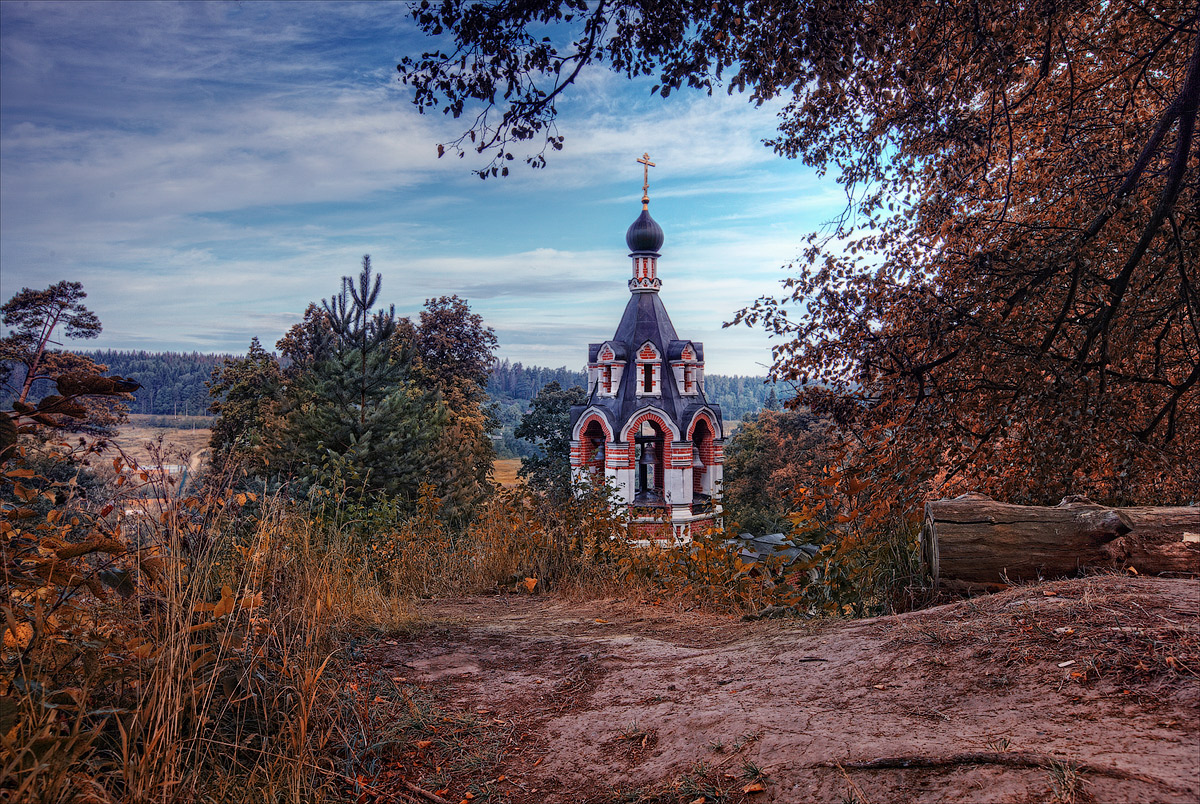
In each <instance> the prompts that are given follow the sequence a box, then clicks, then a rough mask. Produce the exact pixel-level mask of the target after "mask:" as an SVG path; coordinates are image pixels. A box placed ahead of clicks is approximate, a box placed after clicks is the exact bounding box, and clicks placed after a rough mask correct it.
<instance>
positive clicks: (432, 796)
mask: <svg viewBox="0 0 1200 804" xmlns="http://www.w3.org/2000/svg"><path fill="white" fill-rule="evenodd" d="M404 786H405V787H407V788H408V789H409V790H411V791H412V792H414V793H416V794H417V795H419V796H423V797H424V798H427V799H429V800H430V801H432V802H433V804H450V802H449V801H447V800H446V799H444V798H442V797H441V796H439V795H438V794H437V793H430V792H429V791H428V790H426V789H425V788H423V787H417V786H416V785H415V784H413V783H412V782H410V781H408V780H407V779H405V780H404Z"/></svg>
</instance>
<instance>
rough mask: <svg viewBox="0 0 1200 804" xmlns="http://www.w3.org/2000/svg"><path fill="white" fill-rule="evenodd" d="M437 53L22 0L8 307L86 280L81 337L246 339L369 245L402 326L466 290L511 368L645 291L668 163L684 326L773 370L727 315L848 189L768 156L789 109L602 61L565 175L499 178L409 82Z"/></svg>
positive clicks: (182, 344) (313, 23)
mask: <svg viewBox="0 0 1200 804" xmlns="http://www.w3.org/2000/svg"><path fill="white" fill-rule="evenodd" d="M429 44H430V40H426V39H425V38H424V37H423V36H421V35H420V34H419V32H417V31H416V30H415V27H414V26H413V25H412V24H411V23H410V22H409V21H408V17H407V10H406V7H405V6H404V5H402V4H389V3H367V4H361V5H359V4H342V3H338V4H323V3H300V2H288V3H280V4H274V3H263V2H245V3H194V2H188V3H149V2H129V3H113V4H108V3H101V2H84V3H49V2H19V1H18V0H5V2H3V3H0V296H2V297H3V298H4V299H7V298H8V297H10V296H11V295H12V294H13V293H15V292H17V291H18V290H19V289H20V288H22V287H26V286H28V287H45V286H47V285H49V284H50V283H52V282H56V281H58V280H60V279H73V280H78V281H81V282H83V284H84V288H85V289H86V291H87V292H88V305H89V306H90V307H91V309H92V310H94V311H95V312H96V313H97V314H98V315H99V316H100V319H101V321H102V322H103V323H104V333H103V335H102V336H101V337H100V339H98V340H96V341H92V342H87V343H85V344H71V345H78V346H87V347H99V348H117V349H150V350H168V349H169V350H187V351H191V350H197V351H203V352H243V351H245V349H246V346H247V344H248V343H249V341H250V338H251V337H252V336H257V337H258V338H259V339H260V340H261V341H262V342H263V344H264V345H265V346H267V347H268V348H271V346H272V345H273V344H274V343H275V341H276V340H278V339H279V337H280V336H281V335H282V334H283V333H284V331H286V329H287V328H288V327H289V326H290V325H291V324H293V323H295V322H296V321H297V320H299V318H300V315H301V313H302V311H303V310H304V307H305V306H306V304H307V303H308V302H310V301H316V300H319V299H321V298H323V297H327V296H329V295H331V294H332V293H334V292H336V291H337V289H338V283H339V278H340V277H341V276H342V275H343V274H349V273H354V272H356V271H357V269H358V263H359V260H360V258H361V256H362V255H363V254H364V253H369V254H371V258H372V262H373V263H374V265H375V267H376V268H377V269H378V270H379V271H380V273H382V275H383V293H382V297H383V298H384V299H386V300H387V301H388V302H389V303H394V304H395V305H396V308H397V311H398V312H400V313H401V314H405V315H413V314H415V313H416V312H417V311H419V309H420V308H421V306H422V305H423V303H424V301H425V299H427V298H429V297H433V296H440V295H443V294H452V293H457V294H459V295H460V296H463V297H464V298H466V299H467V300H468V301H469V302H470V304H471V306H472V308H473V309H474V310H475V311H476V312H479V313H481V314H482V315H483V317H484V319H485V320H486V322H487V323H488V324H489V325H491V326H492V327H493V328H494V329H495V330H496V334H497V337H498V338H499V341H500V350H499V356H501V357H507V358H509V359H510V360H513V361H518V360H519V361H522V362H524V363H526V364H536V365H544V366H560V365H567V366H570V367H573V368H576V367H580V366H581V365H582V364H583V363H584V361H585V360H586V345H587V343H589V342H593V341H600V340H603V339H605V338H607V337H609V336H610V335H611V334H612V331H613V329H614V328H615V326H616V323H617V320H618V318H619V317H620V313H621V310H622V309H623V308H624V305H625V301H626V300H627V298H628V290H627V288H626V285H625V282H626V279H628V277H629V275H630V268H629V259H628V257H627V254H626V250H625V245H624V234H625V229H626V227H627V226H628V225H629V223H630V222H632V221H633V219H634V218H635V217H636V216H637V214H638V212H639V211H640V205H639V198H640V196H641V182H642V168H641V166H640V165H638V164H637V163H636V162H635V160H636V159H637V157H638V156H640V155H641V154H642V152H643V151H648V152H649V153H650V156H651V159H652V160H653V161H654V162H656V163H657V165H658V167H656V168H654V169H652V171H651V187H650V194H651V198H652V203H651V212H652V213H653V214H654V216H655V218H656V219H657V220H658V222H659V223H660V224H661V225H662V227H663V229H664V230H665V232H666V244H665V245H664V247H663V252H662V253H663V256H662V258H661V260H660V262H659V275H660V277H661V278H662V279H663V290H662V295H663V301H664V303H665V304H666V306H667V309H668V310H669V311H670V313H671V316H672V319H673V321H674V322H675V326H676V329H677V330H679V332H680V334H681V335H682V336H684V337H689V338H693V339H696V340H702V341H704V342H705V354H706V357H707V359H708V366H709V370H710V371H712V372H716V373H724V374H761V373H764V370H765V369H764V366H765V364H767V363H769V361H770V349H769V346H770V342H769V341H768V339H767V338H766V336H765V335H764V334H763V333H761V332H758V331H752V330H748V329H746V328H744V327H742V328H736V329H735V328H730V329H724V330H723V329H722V327H721V325H722V323H723V322H725V321H728V320H730V319H731V318H732V316H733V314H734V313H735V311H736V310H738V309H739V308H740V307H743V306H746V305H747V304H749V303H751V302H752V301H753V300H754V299H755V298H757V297H758V296H761V295H763V294H771V293H774V292H775V291H776V290H777V289H778V287H779V286H778V282H779V280H780V279H782V278H783V277H784V276H785V274H784V272H783V270H782V269H781V266H783V265H784V264H786V263H788V262H789V261H790V260H792V259H793V258H794V257H796V255H797V254H798V253H799V251H800V248H801V244H802V241H803V239H804V237H805V236H806V235H807V234H808V233H809V232H810V231H812V230H814V229H816V228H819V227H820V226H821V224H822V223H823V222H824V221H826V220H829V219H830V218H832V217H834V216H835V215H836V214H837V213H838V212H839V211H840V210H841V209H842V206H843V204H844V197H843V195H842V194H841V191H840V190H839V188H837V187H836V186H835V185H834V184H833V182H832V181H831V180H829V179H823V180H819V179H817V178H816V177H815V176H814V175H813V174H812V172H811V171H810V170H808V169H805V168H804V167H803V166H802V165H800V164H798V163H796V162H789V161H786V160H782V159H779V158H778V157H776V156H774V155H773V154H772V153H771V151H770V150H769V149H767V148H766V147H764V146H763V145H762V144H761V142H762V140H763V139H764V138H766V137H769V136H771V134H772V133H773V131H774V129H775V122H776V121H775V116H774V113H775V109H773V108H766V107H764V108H760V109H756V108H754V107H753V106H751V105H750V104H749V103H747V102H746V101H745V99H744V98H741V97H736V96H735V97H729V96H726V95H724V94H716V95H714V96H712V97H708V96H705V95H702V94H699V93H688V92H684V93H680V94H677V95H675V96H672V97H671V98H670V99H668V100H666V101H664V100H662V99H660V98H658V97H651V96H650V94H649V87H650V86H651V84H652V82H648V81H647V82H644V83H633V84H631V83H629V82H627V81H625V80H624V79H621V78H619V77H617V76H614V75H611V74H608V73H599V72H597V73H594V74H592V75H590V76H585V77H584V79H583V80H582V82H581V84H580V86H579V87H578V88H577V89H572V90H571V91H570V92H569V93H568V95H567V97H566V99H565V100H564V101H563V102H562V103H561V104H560V106H559V108H560V112H561V119H560V123H559V128H560V133H562V134H564V135H565V136H566V145H565V149H564V150H563V151H561V152H558V153H555V154H553V155H552V156H551V158H550V165H549V167H548V168H546V169H545V170H538V171H530V170H526V169H523V168H521V167H518V168H516V169H515V170H514V171H513V175H511V176H510V177H509V178H507V179H503V180H501V179H489V180H488V181H480V180H479V179H478V178H476V177H475V176H473V175H471V173H470V168H471V167H472V166H473V164H474V163H473V162H472V158H473V157H467V158H465V159H458V158H452V157H449V156H447V157H446V158H443V159H441V160H439V159H437V153H436V144H437V143H438V142H439V141H447V140H449V139H452V138H453V137H455V136H457V134H459V133H460V132H461V128H462V126H461V124H460V123H459V122H458V121H454V120H452V119H449V118H446V117H443V116H442V115H440V114H438V115H434V116H428V115H426V116H421V115H418V114H417V113H416V112H415V110H414V109H413V107H412V105H411V103H410V95H409V94H408V92H407V91H406V89H405V87H403V86H402V85H401V84H400V83H399V82H398V80H397V77H396V76H397V73H396V69H395V66H396V63H397V62H398V61H399V60H400V58H401V57H402V56H404V55H409V54H416V53H419V52H420V51H421V50H422V49H426V48H428V47H429Z"/></svg>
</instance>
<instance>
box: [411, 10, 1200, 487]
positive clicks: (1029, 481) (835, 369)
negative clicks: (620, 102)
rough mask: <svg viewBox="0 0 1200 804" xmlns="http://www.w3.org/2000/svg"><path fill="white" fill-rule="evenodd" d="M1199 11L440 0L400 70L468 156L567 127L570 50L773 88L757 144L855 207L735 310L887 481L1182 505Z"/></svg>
mask: <svg viewBox="0 0 1200 804" xmlns="http://www.w3.org/2000/svg"><path fill="white" fill-rule="evenodd" d="M1198 9H1200V7H1198V6H1197V4H1196V3H1194V2H1190V0H1189V1H1188V2H1184V1H1183V0H1161V1H1160V2H1137V1H1136V0H1122V2H1116V3H1105V2H1099V1H1098V0H1074V1H1070V0H1068V2H1053V3H1048V2H1042V1H1041V0H1038V2H1017V3H1012V4H1008V5H1006V6H1005V7H1004V9H1003V11H1002V12H999V11H997V10H996V9H988V8H985V7H981V6H980V5H979V4H978V3H968V2H951V0H921V1H920V2H917V3H915V4H914V3H887V2H880V0H835V2H832V3H829V2H822V3H811V2H800V3H796V2H793V0H740V1H738V0H734V1H733V2H724V3H708V2H686V1H685V0H675V1H674V2H660V1H658V0H654V1H653V2H652V1H651V0H606V1H605V2H599V3H585V2H582V0H561V1H560V2H541V3H530V4H489V3H479V2H469V0H444V1H443V2H438V3H432V2H423V3H421V4H419V5H417V6H416V7H415V8H414V10H413V16H414V18H415V19H416V21H417V23H418V24H419V25H420V26H421V27H422V28H423V29H424V30H425V31H426V32H427V33H429V34H431V35H434V36H438V37H440V39H439V40H438V44H439V45H441V44H443V43H444V47H441V48H440V49H435V50H431V51H430V52H427V53H425V54H423V55H421V56H420V57H411V58H408V59H405V60H404V61H403V62H401V64H400V65H399V70H400V73H401V76H402V79H403V80H404V81H405V82H406V83H408V84H409V85H411V86H412V87H413V90H414V101H415V103H416V104H417V106H418V108H420V109H421V110H422V111H426V110H428V111H434V110H439V111H442V112H444V113H447V114H450V115H453V116H455V117H457V116H460V115H464V114H465V115H467V119H468V120H469V121H470V122H469V123H468V125H469V128H468V129H467V130H466V131H465V132H464V134H463V136H462V137H461V138H460V139H458V140H456V141H454V142H451V143H443V144H442V145H441V146H439V150H440V152H443V153H444V152H446V151H447V150H449V151H450V152H453V151H454V150H455V149H459V150H461V149H462V148H464V147H474V148H475V149H476V150H478V151H480V152H482V153H490V154H492V156H493V157H494V161H493V163H492V164H491V165H490V166H489V167H487V168H485V171H486V172H487V175H497V174H499V173H503V172H506V167H505V165H506V163H508V162H511V161H512V160H513V158H514V150H517V149H520V148H522V147H526V146H529V147H530V148H531V150H532V151H533V153H529V154H525V155H524V156H525V158H526V160H527V161H528V162H529V163H530V164H531V165H533V166H534V167H537V166H540V165H543V164H545V152H546V148H547V147H551V148H561V147H562V146H563V142H564V140H563V137H562V135H560V134H559V133H558V129H557V128H556V126H555V118H556V115H557V112H558V108H557V107H558V104H559V103H560V102H561V101H563V99H564V98H565V97H566V94H565V93H566V90H567V89H568V87H570V85H571V84H572V83H574V82H575V81H576V80H577V78H578V77H579V76H580V75H581V74H582V71H583V70H584V69H585V68H587V67H588V66H590V65H595V66H602V67H607V68H608V69H611V70H614V71H616V72H618V73H620V74H623V75H625V76H628V77H630V78H634V77H639V76H655V79H656V80H657V85H656V86H655V87H654V88H653V90H652V91H654V92H658V93H660V94H663V95H665V94H668V93H670V92H672V91H674V90H676V89H679V88H681V87H693V88H698V89H700V90H702V91H708V92H712V91H713V90H714V89H716V88H719V87H724V88H726V89H728V91H730V92H744V93H745V94H746V96H747V98H748V99H749V101H750V102H753V103H762V102H765V101H767V100H772V99H780V100H782V102H783V107H782V111H781V112H780V115H779V132H778V136H777V137H775V138H774V139H773V140H772V141H771V142H770V143H769V145H770V146H771V147H773V148H774V149H775V151H776V152H777V153H779V154H780V155H781V156H784V157H788V158H797V159H800V160H802V161H803V162H805V163H807V164H809V165H812V166H814V167H816V168H817V169H818V171H821V172H824V171H829V172H831V173H832V174H833V175H834V177H835V178H836V179H837V181H839V182H840V183H841V184H842V185H843V186H844V188H845V190H846V197H847V204H846V207H845V209H844V211H843V213H842V215H841V216H840V217H839V218H838V219H837V220H836V221H834V223H833V224H832V225H831V226H830V227H828V228H827V229H826V230H823V231H821V232H816V233H813V235H812V236H811V237H810V238H809V240H808V242H807V244H806V246H805V247H804V248H803V250H802V252H801V254H800V257H799V259H798V260H797V261H796V262H795V264H794V265H793V266H792V275H791V277H790V278H789V279H788V280H787V282H786V283H785V284H786V287H785V294H784V295H783V296H782V297H781V298H774V297H764V298H763V299H760V301H759V302H758V303H757V304H756V305H754V306H753V307H752V308H750V309H748V310H744V311H742V312H741V313H740V314H738V315H737V317H736V319H735V320H736V321H738V322H745V323H751V324H758V325H763V326H765V327H766V328H767V329H768V330H769V331H771V332H773V333H775V334H777V335H779V336H780V337H781V338H782V340H781V342H780V343H779V345H778V346H777V347H776V349H775V364H774V367H773V376H774V377H775V378H778V379H781V380H789V381H792V382H795V383H796V384H798V385H801V386H803V387H804V389H805V393H804V395H803V398H802V400H801V401H802V402H805V403H808V404H811V405H812V406H813V409H814V411H815V412H817V413H819V414H821V415H827V416H831V417H833V419H834V420H835V421H836V422H837V423H838V424H839V425H841V427H842V430H843V432H845V433H847V434H848V437H849V438H851V439H852V440H854V442H856V443H857V444H858V445H859V446H858V447H857V448H858V449H860V450H862V449H865V447H863V445H864V444H866V443H868V442H869V443H872V444H875V445H877V446H879V445H883V448H884V449H885V450H886V451H888V452H889V453H891V454H892V455H894V456H895V457H894V458H893V459H889V460H888V461H885V463H889V464H890V465H892V467H893V468H896V466H897V465H898V464H899V463H901V462H903V463H905V464H907V465H909V466H913V467H916V468H917V471H916V474H917V475H919V476H917V477H910V478H909V479H908V480H906V481H905V482H910V481H911V482H913V483H916V484H917V485H920V486H922V487H928V486H929V484H933V485H934V486H936V487H938V488H940V489H942V490H944V491H945V490H951V489H954V488H962V487H963V486H971V487H975V488H980V489H981V490H985V491H991V492H993V493H997V494H1001V495H1003V496H1006V497H1009V498H1011V499H1013V500H1014V501H1017V500H1018V499H1023V500H1033V499H1039V500H1045V499H1048V498H1051V497H1052V496H1054V495H1057V494H1060V493H1065V492H1070V493H1087V494H1093V495H1096V496H1098V497H1101V498H1104V499H1109V500H1114V501H1119V500H1126V499H1135V498H1136V499H1140V500H1144V501H1150V500H1152V499H1155V498H1163V499H1174V500H1178V499H1181V498H1183V499H1187V498H1189V496H1190V495H1194V493H1195V489H1196V488H1197V487H1200V469H1197V468H1196V467H1197V466H1200V459H1198V455H1197V452H1198V449H1197V448H1198V446H1200V416H1197V415H1196V411H1197V410H1200V214H1198V211H1200V182H1197V180H1196V177H1197V176H1200V147H1197V138H1196V132H1195V127H1196V117H1197V108H1198V107H1200V25H1198V16H1197V15H1198V13H1200V10H1198ZM873 465H875V466H876V467H877V468H879V466H880V464H877V463H876V464H873ZM880 471H884V470H883V469H880ZM886 471H889V472H891V470H890V469H889V470H886ZM893 474H894V473H893Z"/></svg>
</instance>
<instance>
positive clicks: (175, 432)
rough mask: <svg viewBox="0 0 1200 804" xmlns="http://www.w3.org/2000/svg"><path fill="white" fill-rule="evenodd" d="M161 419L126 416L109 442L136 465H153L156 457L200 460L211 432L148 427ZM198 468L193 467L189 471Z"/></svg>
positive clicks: (206, 450)
mask: <svg viewBox="0 0 1200 804" xmlns="http://www.w3.org/2000/svg"><path fill="white" fill-rule="evenodd" d="M163 418H164V417H162V416H148V415H142V414H130V416H129V421H128V422H127V423H126V424H124V425H122V427H121V431H120V432H119V433H118V434H117V435H116V436H114V437H113V438H112V439H111V440H112V442H113V443H114V444H116V445H117V446H118V447H119V448H120V450H121V451H122V452H124V453H125V454H126V455H128V456H129V457H131V458H133V459H134V460H136V461H137V462H138V463H139V464H142V465H146V466H153V465H154V464H155V463H156V462H157V460H158V459H159V457H160V456H162V455H167V456H170V462H177V463H185V462H190V461H189V460H185V459H191V458H203V457H204V456H205V455H207V452H208V442H209V439H210V438H211V437H212V430H210V429H208V428H204V427H188V428H176V427H160V426H155V425H152V424H150V422H151V421H156V420H162V419H163ZM195 468H198V467H195V466H194V467H193V469H195Z"/></svg>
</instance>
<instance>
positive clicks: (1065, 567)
mask: <svg viewBox="0 0 1200 804" xmlns="http://www.w3.org/2000/svg"><path fill="white" fill-rule="evenodd" d="M921 560H922V562H923V564H924V565H925V569H926V571H927V572H928V573H929V574H930V575H931V576H932V577H933V580H934V582H935V583H937V582H939V580H940V581H942V582H950V583H952V584H955V585H958V584H963V583H965V584H968V585H970V584H976V585H983V586H992V585H1002V584H1004V583H1006V582H1008V581H1030V580H1036V579H1038V578H1057V577H1064V576H1071V575H1075V574H1077V573H1078V572H1079V571H1080V570H1081V569H1083V568H1085V567H1093V568H1105V567H1107V568H1114V569H1125V568H1128V567H1133V568H1134V569H1135V570H1136V571H1137V572H1139V573H1141V574H1143V575H1158V574H1161V573H1171V574H1181V575H1200V506H1186V507H1185V506H1179V507H1170V508H1167V507H1148V506H1147V507H1135V508H1107V507H1105V506H1103V505H1097V504H1096V503H1093V502H1091V501H1090V500H1088V499H1086V498H1083V497H1067V498H1066V499H1064V500H1063V501H1062V502H1061V503H1060V504H1059V505H1057V506H1055V507H1053V508H1050V507H1040V506H1032V505H1008V504H1007V503H999V502H996V501H994V500H992V499H991V498H990V497H986V496H984V495H982V494H964V495H962V496H961V497H956V498H955V499H953V500H938V501H937V502H930V503H927V504H926V506H925V526H924V527H923V528H922V529H921Z"/></svg>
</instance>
